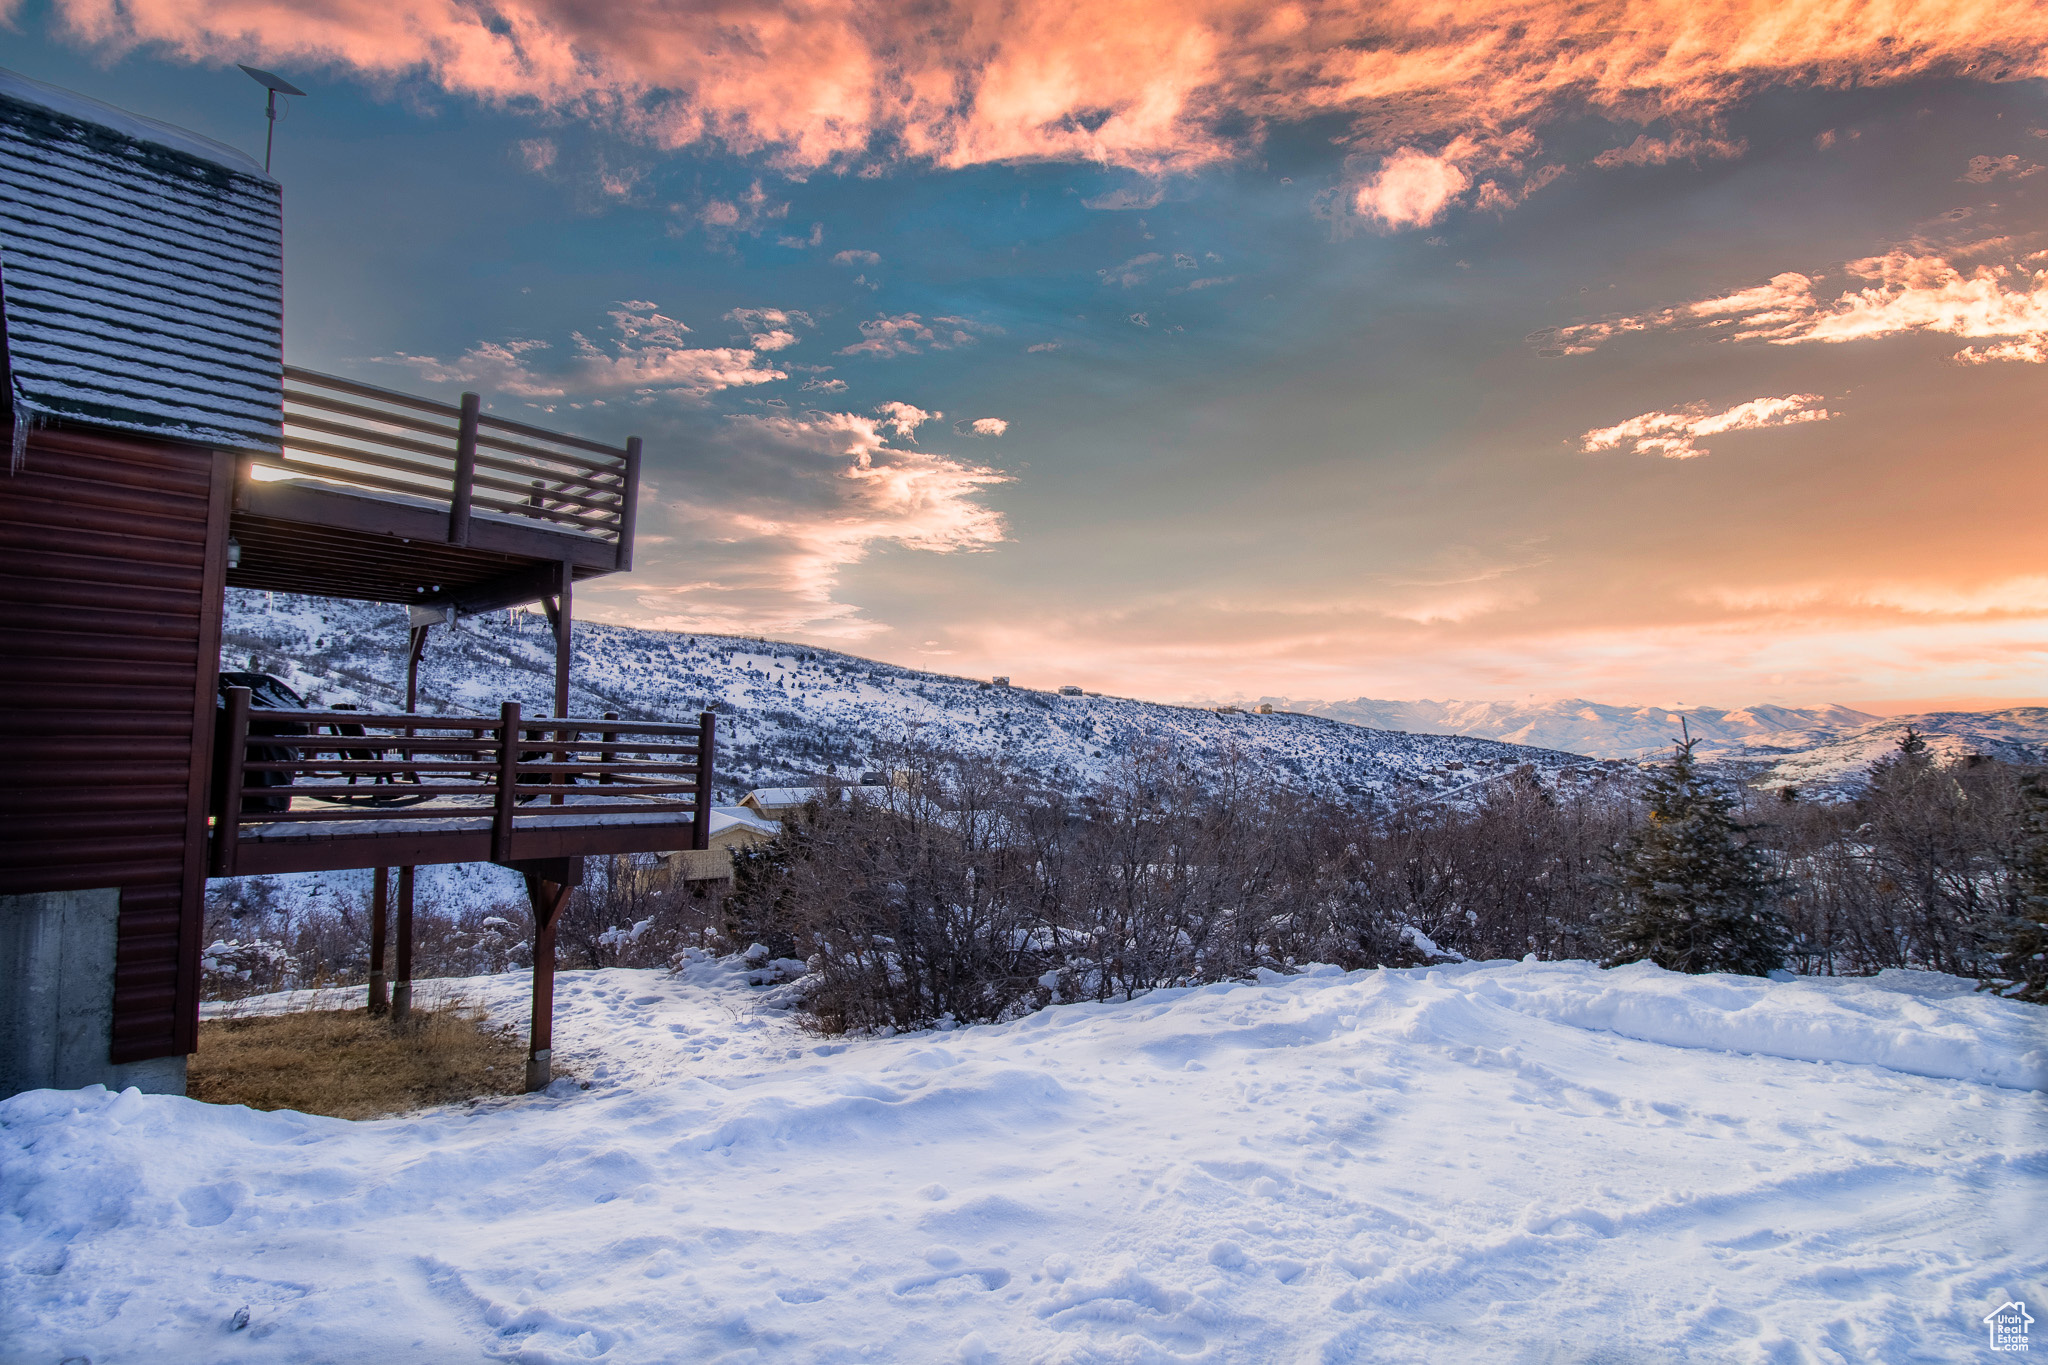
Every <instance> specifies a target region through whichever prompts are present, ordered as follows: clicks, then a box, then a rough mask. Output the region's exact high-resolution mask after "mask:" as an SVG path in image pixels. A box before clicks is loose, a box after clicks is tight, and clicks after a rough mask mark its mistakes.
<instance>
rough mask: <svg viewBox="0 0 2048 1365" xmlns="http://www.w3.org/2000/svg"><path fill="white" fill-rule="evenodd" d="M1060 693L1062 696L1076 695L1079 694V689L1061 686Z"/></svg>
mask: <svg viewBox="0 0 2048 1365" xmlns="http://www.w3.org/2000/svg"><path fill="white" fill-rule="evenodd" d="M1060 695H1061V696H1063V697H1078V696H1080V695H1081V689H1080V688H1078V687H1062V688H1061V689H1060Z"/></svg>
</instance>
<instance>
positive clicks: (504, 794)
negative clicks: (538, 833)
mask: <svg viewBox="0 0 2048 1365" xmlns="http://www.w3.org/2000/svg"><path fill="white" fill-rule="evenodd" d="M496 795H497V804H496V806H495V807H494V809H493V811H492V819H491V861H492V862H494V863H505V862H510V861H511V860H512V817H513V816H514V815H516V814H518V812H519V703H518V702H516V701H508V702H506V703H505V704H504V705H502V706H500V707H499V708H498V790H497V793H496Z"/></svg>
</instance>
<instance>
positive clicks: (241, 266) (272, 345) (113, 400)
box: [0, 70, 284, 450]
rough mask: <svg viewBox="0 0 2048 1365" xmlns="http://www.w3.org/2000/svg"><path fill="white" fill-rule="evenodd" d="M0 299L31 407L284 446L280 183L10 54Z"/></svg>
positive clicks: (2, 124)
mask: <svg viewBox="0 0 2048 1365" xmlns="http://www.w3.org/2000/svg"><path fill="white" fill-rule="evenodd" d="M0 315H4V320H5V339H6V360H7V369H8V373H9V376H10V378H11V381H12V384H11V387H12V390H13V392H12V394H11V395H10V398H11V401H12V403H13V405H14V407H15V408H16V409H17V410H19V411H21V412H22V415H24V416H26V417H28V418H29V419H30V420H35V419H42V420H66V421H75V422H79V423H82V424H86V425H91V426H100V427H113V428H116V429H120V430H128V431H141V432H147V433H150V434H152V435H159V436H165V437H169V438H172V439H177V440H185V441H192V442H196V443H198V444H202V445H209V446H219V447H225V448H229V449H257V450H260V449H275V448H276V447H277V445H278V442H279V440H280V438H281V434H282V418H283V391H284V347H283V320H284V243H283V223H282V205H281V201H280V196H279V190H278V186H277V182H275V181H274V180H271V179H270V178H268V177H267V176H265V175H264V174H263V172H262V170H261V168H260V167H258V166H257V165H256V164H255V163H254V162H253V161H251V160H250V159H249V158H248V157H247V156H246V155H244V154H243V153H241V152H238V151H236V150H235V149H234V148H232V147H228V146H226V145H224V144H222V143H218V142H215V141H213V140H212V139H210V138H205V137H201V136H199V135H198V134H196V133H190V132H186V131H185V130H183V129H180V128H174V127H172V126H170V125H169V124H165V123H159V122H157V121H156V120H154V119H147V118H142V117H140V116H138V115H135V114H131V113H128V112H127V111H125V110H122V109H117V108H115V107H113V106H112V105H108V104H102V103H100V102H99V101H98V100H93V99H88V98H86V97H85V96H83V95H79V94H74V93H73V92H71V91H68V90H60V89H58V88H57V87H55V86H50V85H45V84H43V83H42V82H41V81H35V80H30V79H29V78H28V77H26V76H21V75H17V74H15V73H14V72H11V71H4V70H0Z"/></svg>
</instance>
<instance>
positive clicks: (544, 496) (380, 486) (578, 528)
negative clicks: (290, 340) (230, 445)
mask: <svg viewBox="0 0 2048 1365" xmlns="http://www.w3.org/2000/svg"><path fill="white" fill-rule="evenodd" d="M284 381H285V382H284V443H283V449H282V450H280V451H278V452H277V453H275V454H267V453H266V454H258V455H255V456H252V457H250V458H251V461H252V463H253V464H254V465H255V466H257V467H259V468H267V469H272V470H277V471H281V472H284V473H288V474H291V475H294V476H298V477H304V478H314V479H320V480H324V481H326V482H330V483H335V484H339V485H341V486H343V487H350V488H356V489H361V490H363V491H366V492H370V493H373V494H377V495H380V496H387V497H388V496H391V495H393V494H396V495H398V496H400V497H406V498H416V499H420V500H423V501H426V502H428V503H431V504H434V505H436V506H439V507H445V508H446V509H447V511H448V543H449V544H451V545H466V544H468V543H469V524H470V521H471V519H472V518H473V517H476V516H480V515H481V516H491V517H500V518H512V519H514V520H518V521H523V522H527V523H536V522H537V523H539V524H541V525H542V526H544V527H546V528H548V529H552V530H557V531H566V532H570V533H573V534H577V535H585V536H590V537H593V538H595V539H597V540H601V541H605V542H608V543H611V544H615V545H617V546H618V547H619V558H620V560H621V563H620V564H619V567H620V568H622V569H623V568H629V567H631V565H630V563H628V562H626V560H627V558H628V556H630V554H631V546H632V543H633V521H634V510H635V508H634V504H635V496H636V491H637V489H638V487H639V482H640V438H639V437H637V436H635V437H633V438H631V439H630V440H628V441H627V442H626V444H625V445H623V446H608V445H604V444H601V443H599V442H597V441H588V440H584V439H583V438H582V437H579V436H567V435H563V434H561V433H559V432H552V431H547V430H545V429H543V428H541V427H536V426H529V425H527V424H526V423H524V422H514V421H510V420H508V419H506V418H503V417H495V416H492V415H491V414H489V413H486V412H484V411H482V400H481V399H480V398H479V397H478V396H477V395H476V394H473V393H465V394H464V395H462V402H461V403H460V404H459V405H452V404H448V403H440V402H436V401H434V400H433V399H430V398H419V397H415V396H414V395H412V394H408V393H399V392H397V391H395V390H392V389H383V388H378V387H377V386H376V385H373V384H361V383H357V382H356V381H354V380H351V379H340V378H337V377H335V376H333V375H325V374H318V373H315V372H314V371H312V370H302V369H299V368H298V367H296V366H290V365H287V366H286V367H285V371H284ZM258 477H261V476H260V475H259V476H258Z"/></svg>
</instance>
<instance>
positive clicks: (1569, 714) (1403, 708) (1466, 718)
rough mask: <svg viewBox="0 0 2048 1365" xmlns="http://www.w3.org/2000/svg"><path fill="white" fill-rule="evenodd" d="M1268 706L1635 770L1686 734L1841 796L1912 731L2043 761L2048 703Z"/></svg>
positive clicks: (1734, 759) (1962, 753)
mask: <svg viewBox="0 0 2048 1365" xmlns="http://www.w3.org/2000/svg"><path fill="white" fill-rule="evenodd" d="M1261 700H1262V701H1265V702H1270V703H1271V704H1272V705H1274V706H1275V707H1279V708H1284V709H1287V710H1290V711H1301V712H1304V713H1306V714H1309V715H1315V716H1328V717H1330V718H1332V719H1335V720H1342V721H1349V722H1351V723H1352V724H1355V725H1371V726H1375V727H1379V728H1382V729H1388V730H1406V731H1409V732H1411V733H1417V734H1433V735H1449V734H1457V735H1476V736H1484V737H1485V738H1488V739H1498V740H1502V741H1504V742H1506V743H1510V744H1529V745H1536V746H1539V747H1542V748H1548V749H1561V750H1564V751H1565V752H1566V753H1578V754H1586V755H1588V756H1589V757H1594V758H1604V759H1624V760H1634V761H1638V762H1642V761H1649V760H1655V759H1660V758H1665V757H1667V756H1669V754H1670V753H1671V746H1672V744H1673V743H1674V742H1675V741H1676V740H1677V739H1678V738H1679V736H1680V734H1681V729H1680V725H1681V722H1683V726H1684V731H1683V732H1684V733H1690V734H1691V735H1692V737H1693V738H1694V739H1696V740H1699V741H1700V744H1699V746H1698V748H1697V749H1695V750H1694V752H1695V753H1697V754H1699V755H1700V757H1702V758H1704V759H1706V760H1708V761H1710V762H1716V763H1723V764H1726V765H1728V766H1729V767H1730V768H1732V769H1734V770H1736V771H1739V772H1741V773H1742V774H1743V775H1744V776H1745V777H1747V778H1748V779H1749V780H1751V781H1754V782H1756V783H1757V784H1758V785H1760V786H1764V787H1770V788H1775V787H1784V786H1792V787H1798V788H1800V789H1801V790H1808V789H1811V790H1813V791H1816V792H1820V791H1843V790H1847V789H1850V788H1853V787H1854V786H1856V785H1857V784H1858V783H1859V782H1861V780H1862V779H1863V776H1864V775H1865V774H1866V773H1868V772H1869V771H1870V765H1871V764H1873V763H1875V762H1877V761H1878V760H1879V759H1881V758H1883V757H1884V756H1885V755H1886V754H1889V753H1891V752H1892V751H1893V750H1894V749H1896V748H1897V747H1898V742H1899V738H1900V736H1902V735H1903V734H1904V733H1905V730H1906V727H1907V726H1909V725H1910V726H1912V727H1913V728H1914V729H1915V730H1916V731H1918V732H1919V733H1920V734H1922V735H1924V736H1925V737H1926V738H1927V742H1928V745H1929V746H1930V748H1932V750H1933V751H1934V753H1935V755H1936V756H1937V757H1939V758H1940V759H1942V760H1943V761H1944V762H1956V761H1959V760H1962V759H1966V758H1969V757H1971V756H1972V755H1982V756H1983V757H1986V758H1995V759H2000V760H2002V761H2004V762H2007V763H2021V764H2035V763H2048V707H2041V706H2016V707H2011V708H2008V709H2006V710H2003V711H1930V712H1926V713H1924V714H1921V715H1912V716H1873V715H1870V714H1869V713H1867V712H1863V711H1858V710H1855V709H1854V708H1852V707H1847V706H1818V707H1810V708H1800V707H1792V706H1750V707H1745V708H1743V709H1742V710H1740V711H1721V710H1717V709H1715V708H1714V707H1711V706H1698V707H1685V708H1680V707H1663V706H1605V705H1602V704H1600V703H1598V702H1590V701H1585V700H1583V699H1580V698H1573V699H1571V700H1568V701H1554V702H1540V703H1528V704H1524V703H1517V702H1467V701H1379V700H1375V699H1374V698H1371V697H1357V698H1354V699H1353V700H1351V701H1338V702H1321V701H1299V700H1293V699H1289V698H1284V697H1265V698H1261Z"/></svg>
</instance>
